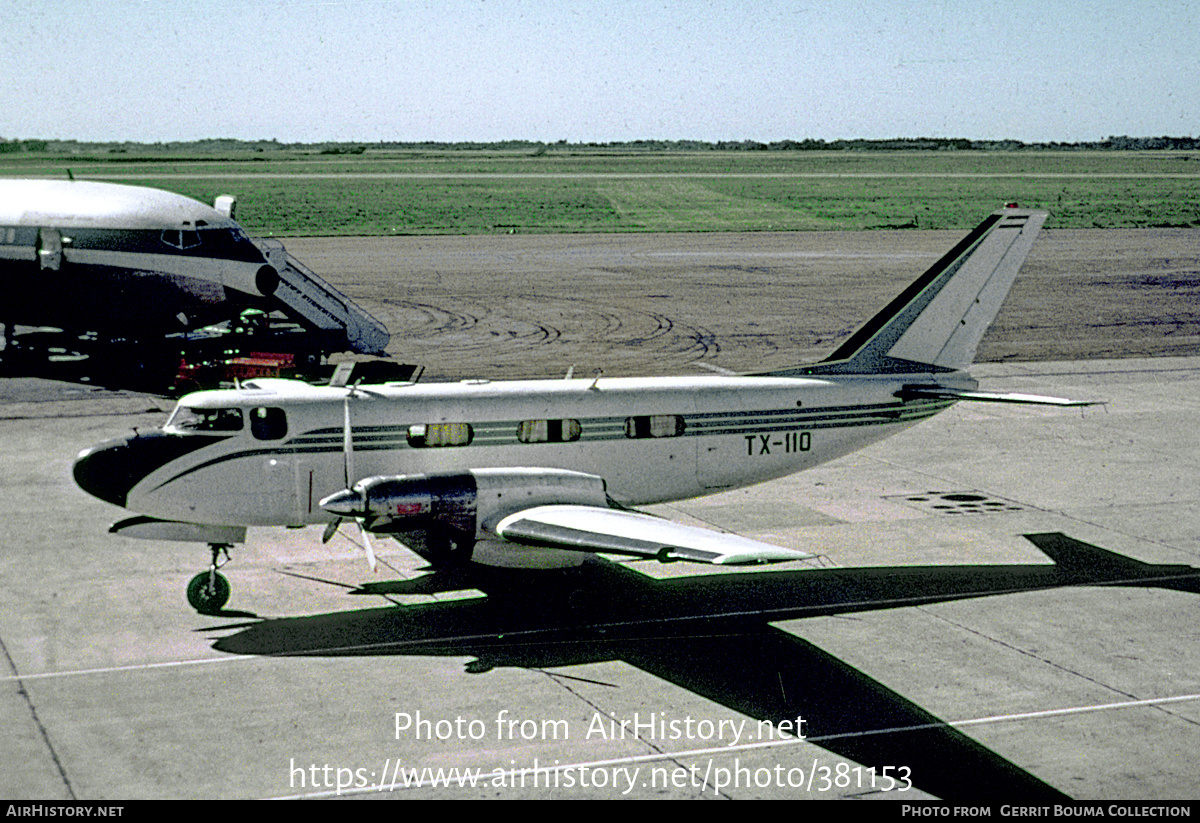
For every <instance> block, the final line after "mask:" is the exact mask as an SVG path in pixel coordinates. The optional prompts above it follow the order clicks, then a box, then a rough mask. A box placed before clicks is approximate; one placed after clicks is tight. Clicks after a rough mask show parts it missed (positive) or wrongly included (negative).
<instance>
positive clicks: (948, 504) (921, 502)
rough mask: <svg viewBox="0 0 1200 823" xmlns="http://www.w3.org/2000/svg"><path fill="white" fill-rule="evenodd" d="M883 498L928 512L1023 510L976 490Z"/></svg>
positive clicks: (894, 495)
mask: <svg viewBox="0 0 1200 823" xmlns="http://www.w3.org/2000/svg"><path fill="white" fill-rule="evenodd" d="M884 499H885V500H891V501H892V502H894V503H904V504H906V505H909V506H912V507H914V508H917V509H921V510H923V511H926V512H929V513H930V514H992V513H993V512H1019V511H1024V506H1022V505H1021V504H1019V503H1014V502H1013V501H1012V500H1005V499H1004V498H1003V497H997V496H995V495H992V494H984V493H983V492H978V491H969V492H925V493H924V494H893V495H888V496H886V497H884Z"/></svg>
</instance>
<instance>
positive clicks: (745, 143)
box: [0, 135, 1200, 155]
mask: <svg viewBox="0 0 1200 823" xmlns="http://www.w3.org/2000/svg"><path fill="white" fill-rule="evenodd" d="M372 149H374V150H393V151H527V152H529V153H531V154H534V155H544V154H548V153H551V152H556V151H565V150H580V149H583V150H590V151H596V150H605V149H607V150H610V151H621V152H630V151H647V152H698V151H1023V150H1029V151H1047V150H1051V151H1154V150H1167V149H1170V150H1176V151H1196V150H1200V138H1196V137H1129V136H1127V135H1121V136H1111V137H1107V138H1105V139H1104V140H1098V141H1093V142H1076V143H1066V142H1048V143H1026V142H1023V141H1020V140H969V139H966V138H962V137H896V138H891V139H886V140H866V139H855V140H814V139H811V138H809V139H804V140H775V141H772V142H769V143H763V142H759V141H757V140H719V141H716V142H710V141H705V140H627V141H613V142H601V143H598V142H580V143H570V142H568V141H566V140H558V141H556V142H553V143H546V142H542V141H538V140H501V141H495V142H476V141H462V142H437V141H415V142H414V141H386V140H385V141H379V142H377V143H362V142H357V143H340V142H328V143H284V142H281V141H279V140H275V139H270V140H234V139H230V138H207V139H204V140H193V141H178V142H169V143H137V142H131V141H124V142H111V143H95V142H86V141H78V140H7V139H4V138H0V154H12V153H18V152H50V153H64V154H74V153H79V152H84V151H93V152H94V151H105V152H108V153H110V154H125V153H132V152H136V153H139V154H145V153H154V152H160V151H161V152H179V151H188V152H199V153H212V154H217V153H220V152H229V151H251V152H268V151H281V150H291V151H297V150H301V151H315V152H317V153H320V154H362V153H364V152H366V151H368V150H372Z"/></svg>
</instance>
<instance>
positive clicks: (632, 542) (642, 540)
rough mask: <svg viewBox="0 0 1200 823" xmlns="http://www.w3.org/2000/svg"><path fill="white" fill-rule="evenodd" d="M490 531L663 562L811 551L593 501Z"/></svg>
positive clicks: (745, 560) (518, 518) (729, 560)
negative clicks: (592, 502) (759, 540)
mask: <svg viewBox="0 0 1200 823" xmlns="http://www.w3.org/2000/svg"><path fill="white" fill-rule="evenodd" d="M494 531H495V533H496V534H497V535H498V536H499V537H502V538H504V539H505V540H509V541H512V542H514V543H522V544H525V545H530V546H542V547H545V548H552V549H566V550H569V551H583V552H601V553H604V554H623V555H631V556H634V557H645V558H650V559H654V560H660V561H662V562H664V563H669V562H672V561H676V560H687V561H691V562H693V563H714V564H717V565H748V564H753V563H782V562H785V561H789V560H803V559H805V558H808V557H812V556H813V555H811V554H808V553H807V552H801V551H796V550H794V549H785V548H782V547H780V546H772V545H771V544H769V543H760V542H758V541H757V540H750V539H749V538H746V537H739V536H738V535H735V534H725V533H722V532H714V531H710V530H708V529H702V528H697V527H695V526H684V525H681V524H679V523H674V522H672V521H670V520H663V519H662V518H659V517H653V516H651V515H648V514H641V513H640V512H631V511H623V510H620V509H602V508H599V507H597V506H580V505H550V506H535V507H533V508H530V509H526V510H524V511H520V512H517V513H516V514H510V515H509V516H508V517H505V518H504V519H503V520H501V521H500V522H498V523H497V524H496V526H495V529H494Z"/></svg>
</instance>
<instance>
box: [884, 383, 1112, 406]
mask: <svg viewBox="0 0 1200 823" xmlns="http://www.w3.org/2000/svg"><path fill="white" fill-rule="evenodd" d="M899 396H900V398H901V399H903V400H910V399H916V398H926V399H932V400H969V401H974V402H977V403H1018V404H1022V405H1027V406H1102V405H1104V404H1105V403H1107V402H1108V401H1106V400H1071V399H1068V398H1066V397H1047V396H1045V395H1041V394H1020V393H1018V392H987V391H960V390H958V389H944V388H938V387H932V386H931V387H923V386H913V387H910V388H905V389H903V390H902V391H900V392H899Z"/></svg>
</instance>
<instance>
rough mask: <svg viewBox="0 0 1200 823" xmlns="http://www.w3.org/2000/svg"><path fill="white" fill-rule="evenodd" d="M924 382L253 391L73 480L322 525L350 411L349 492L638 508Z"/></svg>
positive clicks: (88, 459) (858, 422) (681, 494)
mask: <svg viewBox="0 0 1200 823" xmlns="http://www.w3.org/2000/svg"><path fill="white" fill-rule="evenodd" d="M940 378H941V380H943V381H945V380H946V379H947V376H946V375H944V374H943V375H940ZM919 380H920V375H906V376H904V378H903V379H900V378H897V377H896V376H889V377H882V376H863V377H842V376H839V377H824V378H790V377H787V378H777V377H697V378H684V377H674V378H626V379H616V378H614V379H600V380H598V381H592V380H535V381H504V382H489V381H464V382H462V383H456V384H430V385H414V384H387V385H383V386H371V387H369V388H368V389H364V390H347V389H338V388H328V387H314V386H308V385H305V384H302V383H298V382H294V381H282V380H260V381H256V382H255V383H253V384H248V385H247V386H246V387H244V388H242V389H240V390H225V391H213V392H200V393H196V394H192V395H188V396H187V397H184V398H183V399H182V400H181V401H180V402H179V405H178V407H177V409H176V411H175V413H174V414H173V415H172V417H171V418H170V420H168V422H167V424H166V425H165V426H164V428H163V429H162V430H161V431H160V432H157V433H154V434H153V435H135V436H132V437H129V438H123V439H121V440H118V441H110V442H109V443H106V444H102V445H101V446H98V447H96V448H95V449H92V450H90V451H89V452H87V453H85V454H84V455H83V456H81V458H80V461H79V463H78V464H77V468H76V477H77V479H78V480H79V482H80V485H81V486H82V487H83V488H85V489H86V490H87V491H89V492H91V493H92V494H94V495H96V496H98V497H101V498H102V499H106V500H109V501H110V502H113V503H116V504H117V505H121V506H124V507H125V508H127V509H130V510H131V511H134V512H137V513H139V514H144V515H149V516H152V517H156V518H162V519H166V520H181V521H187V522H192V523H205V524H239V525H247V526H267V525H304V524H310V523H320V522H327V521H328V520H330V519H331V517H330V515H329V514H328V513H326V512H324V511H322V509H321V508H320V506H319V502H320V501H321V499H322V498H324V497H326V496H327V495H330V494H332V493H334V492H336V491H338V490H340V489H343V488H345V487H346V486H347V485H348V484H347V477H346V474H347V465H346V463H347V453H346V448H345V415H346V409H347V404H348V408H349V419H350V430H351V433H352V437H351V449H350V457H349V459H350V460H351V461H352V463H353V468H352V469H351V473H352V475H353V477H352V479H351V482H353V480H354V479H358V478H362V477H370V476H376V475H413V474H430V473H439V472H453V471H466V470H469V469H490V468H517V467H537V468H539V469H561V470H568V471H575V472H582V473H585V474H589V475H594V476H596V477H601V478H604V481H605V483H606V486H607V492H608V495H609V496H610V497H612V498H613V499H614V500H615V501H616V502H618V503H620V504H623V505H644V504H650V503H658V502H664V501H670V500H679V499H684V498H690V497H696V496H699V495H704V494H711V493H714V492H718V491H725V490H728V489H733V488H738V487H741V486H747V485H751V484H754V483H759V482H762V481H764V480H770V479H772V478H776V477H781V476H784V475H787V474H791V473H793V472H796V471H800V470H802V469H805V468H808V467H810V466H815V465H817V464H820V463H823V462H825V461H828V460H832V459H834V458H837V457H840V456H842V455H844V454H847V453H849V452H851V451H854V450H855V449H858V448H861V447H863V446H864V445H867V444H868V443H871V442H874V441H877V440H880V439H883V438H885V437H888V436H890V435H892V434H894V433H896V432H899V431H902V430H904V429H906V428H908V427H909V426H911V425H913V424H915V423H917V422H919V421H921V420H924V419H926V418H928V417H930V416H932V415H934V414H936V413H937V412H939V411H941V410H943V409H945V408H947V407H948V406H949V405H951V401H947V400H929V399H922V400H901V399H898V398H897V396H896V393H897V392H899V391H900V390H901V389H902V388H903V387H904V386H905V385H909V384H911V383H913V382H919ZM348 392H350V396H349V397H347V394H348Z"/></svg>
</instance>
